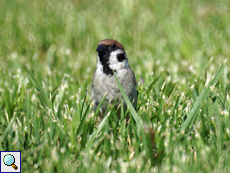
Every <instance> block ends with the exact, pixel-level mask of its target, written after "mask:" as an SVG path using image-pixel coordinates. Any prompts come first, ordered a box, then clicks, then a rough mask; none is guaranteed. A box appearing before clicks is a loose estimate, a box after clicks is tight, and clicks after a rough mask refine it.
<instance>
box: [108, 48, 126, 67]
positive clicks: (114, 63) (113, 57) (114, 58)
mask: <svg viewBox="0 0 230 173" xmlns="http://www.w3.org/2000/svg"><path fill="white" fill-rule="evenodd" d="M121 53H124V51H123V50H121V49H118V50H116V51H114V52H111V54H110V57H109V67H110V68H111V69H112V70H120V69H124V68H127V67H128V66H129V62H128V60H127V59H125V60H124V61H122V62H119V61H118V60H117V55H118V54H121ZM125 56H126V55H125ZM126 58H127V57H126Z"/></svg>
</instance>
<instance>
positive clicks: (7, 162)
mask: <svg viewBox="0 0 230 173" xmlns="http://www.w3.org/2000/svg"><path fill="white" fill-rule="evenodd" d="M3 162H4V164H5V165H7V166H12V167H13V168H14V169H15V170H17V169H18V167H17V166H16V165H15V164H14V163H15V158H14V156H13V155H11V154H7V155H5V156H4V158H3Z"/></svg>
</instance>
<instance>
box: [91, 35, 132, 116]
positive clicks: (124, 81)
mask: <svg viewBox="0 0 230 173" xmlns="http://www.w3.org/2000/svg"><path fill="white" fill-rule="evenodd" d="M96 51H97V68H96V71H95V72H94V75H93V79H92V84H91V91H92V92H91V98H92V103H93V110H94V111H96V109H97V107H98V105H99V104H100V102H101V101H102V99H103V97H104V96H105V95H106V96H105V100H104V102H103V103H102V105H101V107H100V116H104V114H105V111H106V109H107V107H108V106H111V105H114V104H115V109H116V110H117V116H118V117H119V116H120V110H119V109H120V106H121V105H120V104H121V98H122V94H121V92H120V89H119V87H118V84H117V82H116V79H115V76H114V74H115V75H116V76H117V78H118V80H119V82H120V84H121V86H122V87H123V89H124V91H125V93H126V95H127V96H128V98H129V100H130V102H131V103H132V105H133V107H134V108H135V109H136V106H137V90H136V86H137V83H136V80H135V74H134V72H133V70H132V69H131V67H130V66H129V61H128V58H127V55H126V52H125V49H124V47H123V46H122V44H121V43H119V42H118V41H116V40H112V39H105V40H101V41H100V42H99V43H98V45H97V49H96ZM123 106H124V107H123V108H124V111H125V110H126V109H127V105H126V103H125V101H124V102H123Z"/></svg>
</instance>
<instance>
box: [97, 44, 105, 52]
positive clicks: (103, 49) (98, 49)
mask: <svg viewBox="0 0 230 173" xmlns="http://www.w3.org/2000/svg"><path fill="white" fill-rule="evenodd" d="M96 51H97V52H101V53H106V48H105V46H104V45H103V44H101V45H99V46H98V47H97V49H96Z"/></svg>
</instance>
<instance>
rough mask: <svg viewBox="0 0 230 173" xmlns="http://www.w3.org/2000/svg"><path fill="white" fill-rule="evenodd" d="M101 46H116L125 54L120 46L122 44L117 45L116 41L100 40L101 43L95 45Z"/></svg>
mask: <svg viewBox="0 0 230 173" xmlns="http://www.w3.org/2000/svg"><path fill="white" fill-rule="evenodd" d="M101 44H104V45H113V44H116V46H117V47H118V48H119V49H122V50H123V51H124V52H125V49H124V47H123V46H122V44H121V43H119V42H118V41H116V40H113V39H105V40H101V41H99V43H98V44H97V46H99V45H101Z"/></svg>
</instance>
